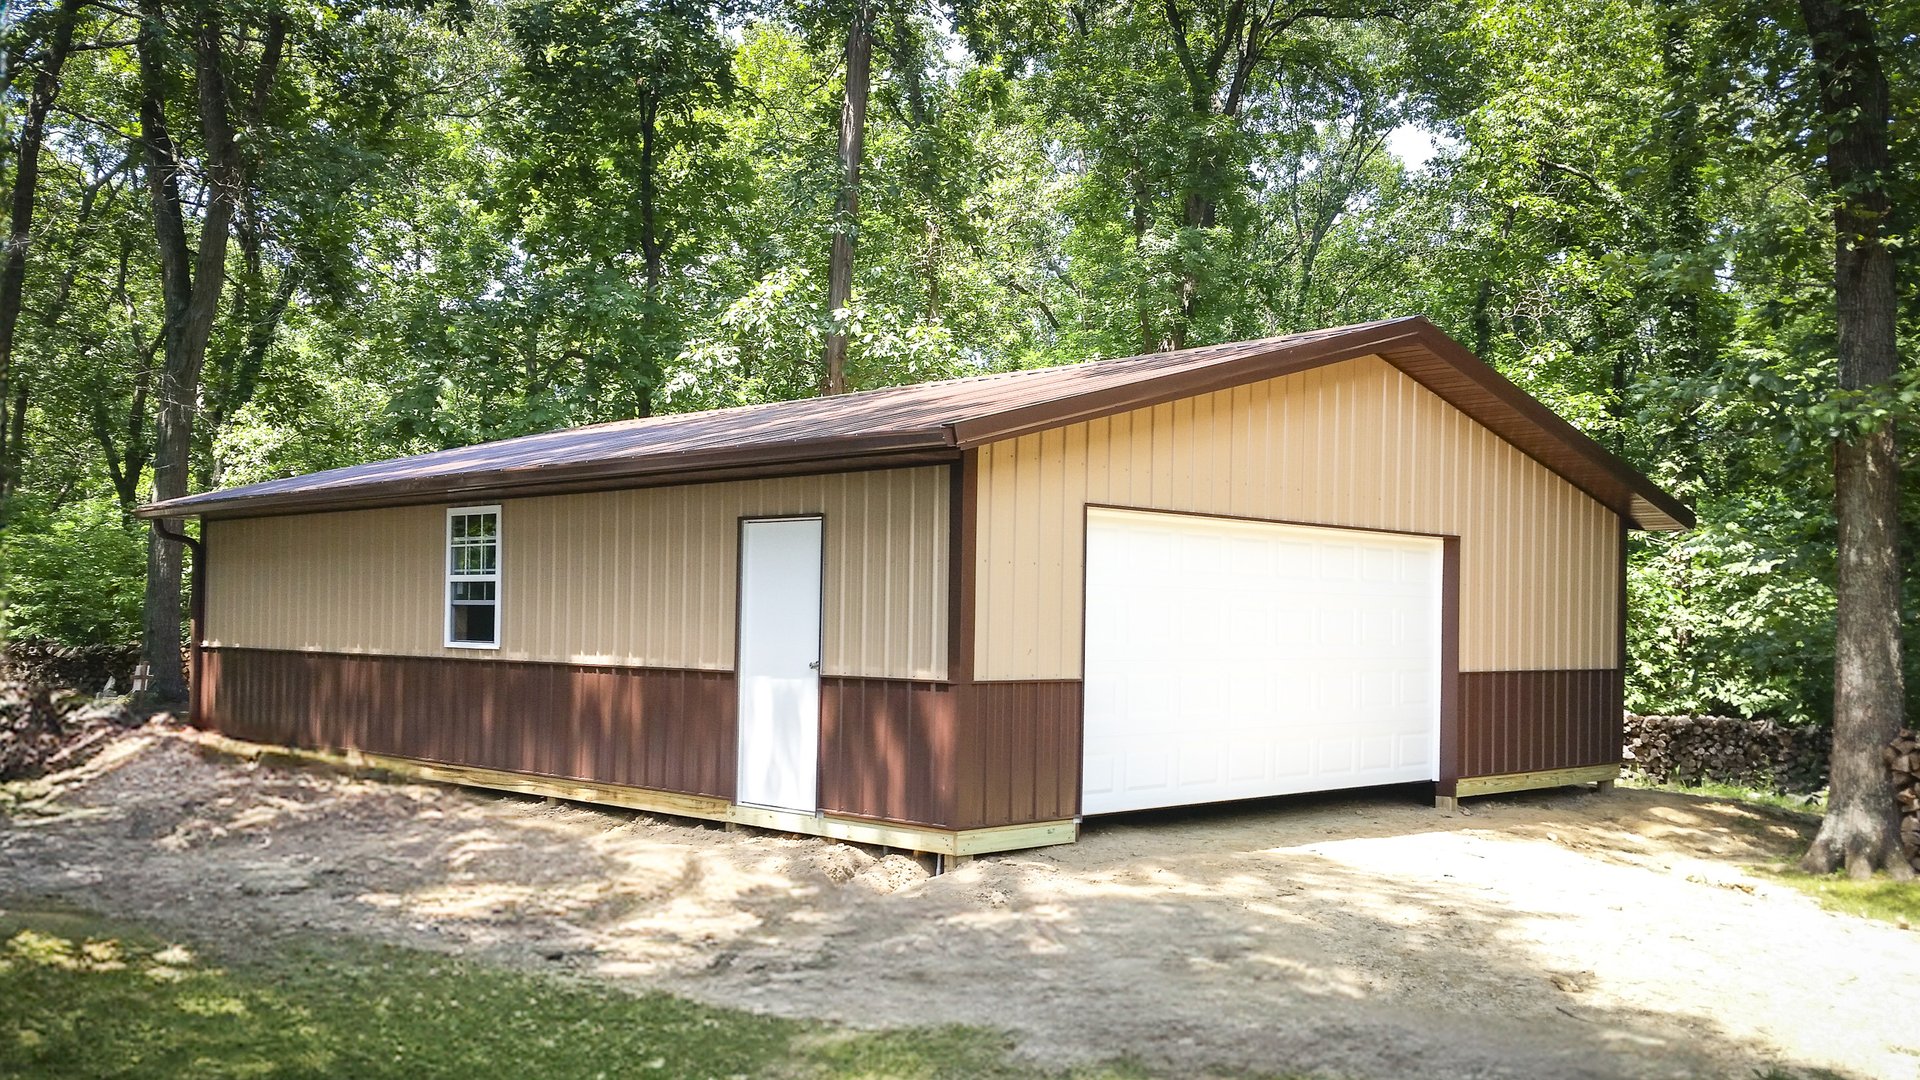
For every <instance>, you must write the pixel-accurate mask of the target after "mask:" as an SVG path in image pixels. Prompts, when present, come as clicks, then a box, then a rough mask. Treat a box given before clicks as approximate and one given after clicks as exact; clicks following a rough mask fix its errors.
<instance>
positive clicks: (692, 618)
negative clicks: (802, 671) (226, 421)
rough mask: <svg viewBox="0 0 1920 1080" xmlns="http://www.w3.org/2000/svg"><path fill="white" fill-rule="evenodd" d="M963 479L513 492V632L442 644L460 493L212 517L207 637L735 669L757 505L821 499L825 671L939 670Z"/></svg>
mask: <svg viewBox="0 0 1920 1080" xmlns="http://www.w3.org/2000/svg"><path fill="white" fill-rule="evenodd" d="M948 492H949V479H948V472H947V470H946V469H944V468H940V467H930V468H919V469H893V470H886V471H877V472H861V473H839V474H830V475H823V476H802V477H786V478H780V479H772V480H752V481H742V482H736V483H723V484H700V485H692V486H685V487H670V488H649V489H643V490H633V491H608V492H593V493H590V494H582V495H560V496H550V497H545V498H537V499H516V500H509V501H507V502H506V503H504V504H502V507H501V521H500V570H501V573H500V578H501V582H500V594H501V612H500V619H501V647H500V648H499V649H498V650H485V649H449V648H446V647H444V646H443V645H442V644H441V641H442V613H441V603H442V597H443V593H444V589H445V583H444V578H443V573H444V565H445V554H444V544H445V542H446V540H445V529H446V525H445V520H446V506H426V507H402V508H398V509H382V510H354V511H346V512H341V513H332V514H306V515H297V516H289V517H274V518H256V519H249V520H241V521H214V522H209V523H208V527H207V533H208V549H209V558H208V561H209V574H208V593H207V623H208V627H207V639H208V642H209V644H217V645H228V646H241V647H253V648H268V649H306V650H321V651H330V652H355V653H391V654H397V655H407V656H467V657H482V658H492V659H503V660H550V661H564V662H569V663H582V664H616V665H637V666H646V667H667V668H705V669H711V670H730V669H731V668H732V667H733V653H734V629H735V626H734V623H735V606H734V596H735V591H736V588H735V586H736V575H737V570H738V546H739V521H740V519H741V518H742V517H756V516H783V515H796V514H820V515H822V516H823V517H824V518H825V525H824V531H825V541H826V545H825V556H826V567H825V582H824V586H825V593H826V597H825V601H826V602H825V605H824V622H825V634H826V642H825V646H826V648H825V657H824V659H825V663H824V664H823V669H824V670H825V672H826V673H827V674H830V675H847V676H866V677H874V678H903V679H940V678H945V677H946V655H947V553H948V544H949V536H948V532H947V515H948Z"/></svg>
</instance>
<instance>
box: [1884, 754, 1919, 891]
mask: <svg viewBox="0 0 1920 1080" xmlns="http://www.w3.org/2000/svg"><path fill="white" fill-rule="evenodd" d="M1881 754H1882V755H1883V756H1884V757H1885V759H1886V762H1887V768H1889V769H1891V770H1893V801H1894V803H1895V804H1896V805H1898V806H1899V807H1900V847H1901V850H1903V851H1905V852H1906V853H1907V861H1908V862H1910V863H1912V864H1913V866H1914V869H1916V870H1920V733H1915V732H1912V731H1903V732H1901V733H1900V734H1899V736H1898V737H1897V738H1895V739H1894V740H1893V741H1892V742H1890V743H1888V744H1887V748H1886V749H1885V750H1883V751H1881Z"/></svg>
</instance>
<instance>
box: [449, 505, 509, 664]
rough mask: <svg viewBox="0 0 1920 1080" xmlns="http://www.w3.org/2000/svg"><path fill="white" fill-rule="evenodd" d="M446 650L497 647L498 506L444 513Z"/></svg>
mask: <svg viewBox="0 0 1920 1080" xmlns="http://www.w3.org/2000/svg"><path fill="white" fill-rule="evenodd" d="M445 643H446V645H447V646H448V647H449V648H465V649H497V648H499V647H500V508H499V507H497V506H460V507H454V508H453V509H450V510H448V511H447V603H446V638H445Z"/></svg>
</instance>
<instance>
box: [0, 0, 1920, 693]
mask: <svg viewBox="0 0 1920 1080" xmlns="http://www.w3.org/2000/svg"><path fill="white" fill-rule="evenodd" d="M1841 6H1842V7H1844V5H1841ZM856 7H858V8H859V11H862V12H865V14H864V15H861V14H859V13H858V12H856ZM1863 10H1864V9H1863ZM7 12H8V14H7V16H6V17H7V19H8V22H7V24H6V27H5V41H4V67H3V68H0V106H3V107H4V114H0V115H3V120H4V130H3V131H0V136H4V145H0V155H4V156H3V157H0V205H4V206H5V207H6V208H7V210H6V212H7V213H8V215H9V217H8V221H9V230H8V236H9V239H8V241H7V247H6V262H5V264H4V265H0V514H3V515H4V524H0V590H4V593H3V594H0V595H4V603H5V608H4V616H3V618H4V625H3V627H0V630H3V632H4V633H5V634H9V635H13V636H17V637H44V638H51V639H55V640H60V641H70V642H87V641H116V642H119V641H130V640H133V639H135V638H137V637H138V636H139V634H140V632H141V603H140V594H141V589H142V582H143V580H146V579H148V578H149V577H150V576H151V575H155V574H158V575H161V576H162V578H164V575H165V574H167V573H169V572H170V573H173V574H175V575H177V573H178V566H177V564H176V565H173V566H171V567H170V568H169V567H168V566H167V565H166V564H165V559H166V558H167V556H166V554H165V552H164V551H162V550H161V549H160V547H159V546H156V547H155V549H154V551H153V552H145V553H143V552H144V550H145V549H146V548H147V546H148V540H147V537H146V530H145V526H144V525H137V524H135V523H134V522H133V521H132V519H131V518H130V517H129V516H128V515H129V511H130V510H131V509H132V508H133V507H134V506H135V505H137V504H138V503H140V502H142V501H145V500H147V499H150V498H153V497H155V496H156V495H167V494H179V493H181V492H182V491H184V490H187V489H200V488H206V487H212V486H221V485H231V484H237V483H243V482H248V481H253V480H260V479H266V478H270V477H275V476H284V475H289V474H293V473H299V472H306V471H311V470H315V469H320V468H326V467H330V466H335V465H341V464H345V463H349V462H357V461H364V460H371V459H374V458H378V457H382V456H389V455H396V454H403V453H409V452H414V451H420V450H426V449H433V448H440V447H446V446H455V445H461V444H466V443H472V442H477V441H481V440H485V439H490V438H497V437H502V436H508V435H516V434H523V433H528V432H533V431H541V430H547V429H552V428H556V427H561V426H565V425H571V424H578V423H585V422H591V421H601V420H612V419H619V418H625V417H632V416H641V415H647V414H649V413H653V412H667V411H680V410H688V409H699V408H708V407H713V406H719V405H730V404H741V403H750V402H756V401H765V400H773V399H782V398H792V397H798V396H804V395H810V394H814V393H817V392H819V390H820V388H821V387H822V385H823V379H824V378H825V372H824V371H823V369H822V363H823V360H822V356H823V347H824V346H825V344H826V342H827V340H828V338H829V336H830V335H832V334H834V333H836V332H841V333H844V334H845V337H846V342H847V346H846V363H845V377H846V381H847V383H848V385H849V386H850V387H852V388H855V389H859V388H865V387H873V386H880V385H888V384H897V383H905V382H914V381H920V380H924V379H929V378H937V377H943V376H948V375H954V374H964V373H971V372H977V371H987V370H1003V369H1011V368H1021V367H1030V366H1036V365H1045V364H1054V363H1063V362H1071V361H1078V360H1083V359H1087V358H1091V357H1097V356H1114V355H1128V354H1132V353H1137V352H1141V351H1143V350H1149V351H1150V350H1157V349H1162V348H1172V347H1180V346H1183V345H1198V344H1206V343H1209V342H1217V341H1225V340H1234V339H1241V338H1248V337H1255V336H1262V335H1268V334H1276V333H1283V332H1288V331H1294V330H1304V329H1312V328H1316V327H1321V326H1329V325H1336V324H1342V323H1349V322H1355V321H1360V320H1365V319H1371V318H1379V317H1387V316H1396V315H1406V314H1416V313H1417V314H1426V315H1428V316H1429V317H1431V318H1433V319H1434V320H1435V321H1437V322H1438V323H1440V324H1441V326H1442V327H1444V328H1445V329H1447V330H1448V331H1449V332H1450V333H1452V334H1453V335H1454V336H1455V337H1457V338H1459V339H1460V340H1461V341H1463V342H1465V343H1466V344H1467V345H1468V346H1469V347H1470V348H1472V349H1474V350H1476V351H1477V352H1478V353H1480V354H1481V355H1482V356H1483V357H1485V358H1486V359H1488V360H1489V361H1490V362H1491V363H1493V364H1494V365H1495V366H1496V367H1498V368H1499V369H1501V370H1502V371H1503V372H1504V373H1506V374H1507V375H1508V376H1509V377H1510V378H1512V379H1513V380H1514V381H1515V382H1517V383H1518V384H1519V385H1521V386H1522V387H1523V388H1525V389H1527V390H1529V391H1530V392H1532V393H1534V394H1535V395H1537V396H1539V397H1540V398H1542V399H1543V400H1545V401H1546V402H1548V403H1549V404H1550V405H1552V406H1553V407H1554V408H1556V409H1557V410H1559V411H1560V412H1561V413H1562V414H1564V415H1565V416H1567V417H1568V418H1569V419H1571V420H1572V421H1573V422H1574V423H1575V424H1577V425H1578V426H1580V427H1581V428H1583V429H1584V430H1586V431H1587V432H1588V433H1590V434H1592V435H1593V436H1594V437H1595V438H1597V439H1598V440H1599V441H1600V442H1601V443H1602V444H1604V445H1606V446H1608V447H1610V448H1612V449H1614V450H1616V451H1618V452H1619V453H1620V454H1622V455H1623V456H1624V457H1626V458H1627V459H1628V460H1630V461H1632V462H1633V463H1634V464H1636V465H1638V466H1639V467H1641V468H1642V469H1644V470H1646V471H1647V472H1649V473H1650V474H1651V475H1653V476H1654V477H1655V478H1656V479H1658V480H1659V481H1661V482H1662V483H1664V484H1666V485H1668V486H1669V487H1670V488H1671V489H1673V490H1675V491H1677V492H1678V493H1680V494H1681V495H1682V496H1684V497H1685V498H1687V499H1688V500H1690V501H1693V502H1695V503H1696V504H1697V507H1698V510H1699V516H1700V520H1701V524H1700V527H1699V528H1698V529H1696V530H1694V531H1692V532H1690V533H1687V534H1684V535H1679V536H1639V537H1636V538H1635V540H1634V541H1633V549H1632V567H1631V575H1630V577H1631V591H1632V612H1633V618H1632V621H1631V625H1630V627H1629V634H1630V638H1631V653H1632V656H1633V665H1632V668H1631V670H1630V671H1629V673H1628V704H1629V705H1630V706H1631V707H1634V708H1637V709H1641V710H1648V711H1652V710H1672V711H1682V710H1684V711H1708V710H1712V711H1724V712H1731V713H1737V714H1747V715H1768V716H1774V717H1778V718H1782V719H1785V720H1788V721H1792V722H1797V723H1826V722H1829V721H1830V720H1831V719H1832V715H1833V691H1834V681H1833V680H1834V675H1833V672H1834V657H1835V617H1834V609H1835V600H1836V593H1835V588H1836V585H1835V582H1836V549H1837V527H1836V518H1835V513H1834V509H1833V507H1834V495H1835V490H1834V457H1833V447H1834V446H1835V444H1836V441H1838V442H1841V443H1845V442H1846V441H1847V440H1848V439H1851V438H1853V437H1855V436H1857V435H1859V434H1860V433H1861V432H1867V431H1886V432H1890V433H1893V434H1894V435H1896V436H1899V437H1897V438H1894V439H1893V441H1892V443H1891V444H1890V445H1891V446H1893V447H1896V448H1897V449H1896V450H1894V451H1893V453H1895V454H1896V457H1895V459H1894V460H1895V463H1896V464H1897V466H1899V475H1900V476H1902V477H1904V478H1906V479H1903V480H1902V481H1901V486H1900V487H1899V488H1898V499H1899V503H1898V506H1899V515H1898V516H1899V519H1900V524H1902V525H1904V526H1905V528H1904V529H1903V530H1902V532H1903V534H1904V535H1905V536H1909V537H1910V536H1913V535H1915V533H1916V531H1917V528H1920V488H1917V487H1916V484H1915V482H1914V481H1913V480H1912V479H1911V478H1912V477H1913V476H1914V475H1915V474H1916V470H1915V468H1914V467H1913V466H1914V460H1913V459H1914V450H1913V447H1914V446H1915V445H1916V440H1915V439H1914V438H1912V437H1911V436H1912V434H1913V429H1914V407H1915V402H1916V400H1917V399H1920V375H1916V368H1915V365H1913V364H1911V363H1906V364H1902V365H1899V367H1898V370H1896V372H1895V373H1894V375H1893V377H1892V378H1891V380H1890V381H1881V382H1878V383H1875V384H1874V385H1871V386H1861V385H1848V384H1845V383H1844V382H1843V380H1842V378H1841V374H1842V372H1841V366H1840V365H1841V355H1842V348H1841V329H1840V326H1839V324H1838V322H1837V320H1836V313H1835V278H1834V266H1835V250H1836V243H1838V242H1844V241H1846V240H1847V237H1846V236H1845V235H1843V234H1837V233H1836V229H1837V227H1838V226H1837V225H1836V220H1848V221H1851V220H1855V219H1853V218H1847V217H1846V215H1845V214H1841V215H1840V216H1839V218H1838V219H1837V218H1836V212H1835V211H1836V206H1840V207H1842V208H1844V207H1847V206H1854V205H1856V204H1858V205H1862V206H1864V205H1866V204H1865V203H1864V202H1860V201H1859V200H1857V199H1853V197H1852V196H1850V195H1849V194H1848V192H1849V190H1850V189H1849V188H1848V187H1847V185H1846V184H1845V183H1842V184H1839V185H1836V182H1835V179H1834V176H1833V175H1832V172H1831V170H1830V169H1829V147H1830V142H1831V141H1832V140H1833V139H1834V138H1836V137H1840V136H1836V135H1835V133H1836V132H1840V133H1842V135H1844V132H1845V130H1846V129H1845V128H1844V126H1835V123H1834V122H1833V121H1834V105H1833V101H1832V100H1831V99H1830V98H1828V99H1823V97H1822V94H1821V93H1820V92H1819V90H1820V87H1821V86H1822V85H1825V84H1823V83H1822V82H1821V79H1822V74H1821V73H1822V71H1823V70H1826V69H1823V68H1821V66H1820V64H1821V63H1822V62H1823V61H1821V60H1820V58H1819V57H1818V56H1816V49H1815V44H1816V38H1815V37H1813V36H1810V33H1809V29H1808V25H1809V24H1808V22H1807V21H1806V18H1805V13H1804V12H1803V11H1802V10H1801V8H1800V7H1798V6H1795V5H1791V4H1785V3H1780V2H1776V0H1603V2H1598V3H1594V2H1572V0H1480V2H1477V3H1475V4H1472V5H1447V4H1432V3H1425V2H1414V0H1368V2H1361V3H1353V4H1348V3H1344V2H1339V0H1334V2H1326V3H1304V2H1300V3H1285V2H1280V0H1154V2H1147V0H1068V2H1065V3H1058V4H1055V3H1037V2H1034V0H958V2H956V3H955V4H953V5H952V6H945V5H916V4H912V3H906V2H904V0H873V2H871V3H862V4H858V5H856V3H854V2H852V0H709V2H702V0H611V2H606V3H600V2H592V3H589V2H586V0H444V2H436V0H354V2H351V3H319V2H311V3H310V2H295V0H141V2H138V3H131V2H121V0H115V2H112V3H108V2H106V0H31V2H28V3H25V4H15V5H10V6H9V7H8V9H7ZM855 18H864V19H866V20H867V22H866V29H867V33H868V34H869V35H870V37H871V41H870V47H871V71H870V81H871V88H870V89H871V93H870V101H869V103H868V105H867V107H866V109H865V120H864V136H865V140H864V141H865V145H864V151H863V154H862V162H863V164H862V168H861V171H860V174H859V178H858V185H859V189H858V195H859V201H858V217H857V221H856V220H850V219H849V218H848V217H847V215H846V214H845V212H844V207H843V206H842V204H841V203H842V196H843V192H842V186H843V180H844V175H843V169H842V162H841V159H840V156H839V147H840V139H841V132H842V129H843V111H844V106H845V103H846V94H845V90H846V87H845V85H844V78H845V60H846V56H847V45H848V27H849V25H850V20H852V19H855ZM1870 30H1871V33H1872V34H1873V35H1875V40H1876V42H1877V46H1878V50H1879V56H1880V59H1881V62H1882V64H1883V66H1884V81H1885V84H1886V88H1887V114H1886V115H1887V116H1888V118H1889V119H1888V121H1887V122H1886V123H1885V124H1884V125H1883V126H1884V131H1885V136H1886V140H1887V145H1888V155H1889V162H1888V165H1887V167H1885V168H1881V169H1879V170H1878V171H1877V172H1875V173H1873V174H1872V175H1873V176H1875V177H1877V179H1875V180H1874V181H1873V183H1874V184H1877V185H1879V186H1880V188H1883V189H1884V195H1885V198H1884V199H1883V200H1882V202H1881V203H1879V204H1876V205H1880V206H1882V209H1881V210H1880V211H1875V213H1877V214H1878V215H1879V216H1878V217H1875V218H1873V219H1872V220H1873V222H1874V227H1875V228H1877V229H1879V230H1880V231H1881V236H1882V240H1883V241H1884V247H1885V250H1886V252H1887V253H1888V258H1889V259H1890V260H1891V265H1892V268H1893V280H1894V281H1895V282H1897V291H1896V294H1895V295H1894V297H1893V308H1894V319H1895V326H1896V328H1897V344H1898V348H1899V352H1900V355H1902V356H1910V355H1911V352H1912V349H1913V342H1914V339H1915V335H1916V331H1920V299H1917V298H1916V292H1915V288H1914V282H1915V280H1916V277H1915V274H1914V273H1913V269H1914V260H1915V257H1916V256H1915V254H1914V250H1915V249H1914V248H1913V247H1912V246H1911V245H1909V244H1907V243H1905V238H1906V237H1908V236H1910V235H1912V233H1913V226H1914V221H1913V215H1914V214H1915V212H1916V208H1920V190H1916V185H1920V124H1916V117H1917V116H1920V112H1917V111H1916V108H1915V105H1916V101H1915V97H1916V87H1917V86H1920V80H1917V79H1916V76H1917V75H1920V72H1917V71H1916V65H1920V48H1916V47H1915V46H1916V40H1915V36H1916V34H1920V5H1915V4H1913V3H1911V2H1907V0H1902V2H1899V3H1894V4H1882V5H1877V6H1875V8H1874V10H1873V21H1872V24H1871V26H1870ZM1861 175H1866V174H1861ZM1850 200H1851V201H1850ZM1848 227H1849V228H1852V227H1853V226H1848ZM836 230H842V231H844V232H846V235H847V236H849V237H850V238H851V239H852V240H857V244H856V245H855V246H854V250H855V251H856V252H857V254H856V255H855V256H854V258H853V261H852V270H851V273H852V278H851V290H850V293H849V295H848V297H847V299H846V301H845V303H844V306H839V307H838V310H833V308H834V307H835V306H836V305H830V303H829V276H830V270H831V267H830V251H831V248H832V246H833V245H832V240H833V237H834V235H835V234H836ZM1842 250H1845V246H1844V243H1842ZM1897 554H1904V553H1897ZM173 557H174V558H176V559H177V555H175V556H173ZM156 560H158V561H156ZM1902 565H1905V563H1904V562H1903V563H1902ZM1899 581H1900V582H1901V585H1900V587H1901V588H1902V589H1903V591H1904V593H1905V597H1904V601H1905V603H1906V604H1907V606H1908V608H1909V610H1911V609H1913V605H1914V602H1915V601H1916V600H1920V595H1916V591H1917V590H1916V586H1915V583H1914V579H1913V577H1912V576H1911V575H1906V576H1903V577H1901V578H1900V579H1899ZM159 595H161V596H162V597H164V596H166V595H168V594H167V593H166V592H165V590H164V589H161V590H159ZM154 596H155V593H154V592H152V591H150V592H149V595H148V607H149V609H151V608H152V606H153V605H154V603H155V602H156V601H155V599H154ZM175 614H176V615H177V611H176V613H175ZM149 618H151V610H150V611H149ZM149 629H151V627H150V628H149ZM1905 632H1906V634H1907V636H1908V638H1909V640H1908V641H1907V643H1906V644H1907V646H1908V647H1907V648H1906V650H1905V655H1906V657H1907V658H1908V659H1907V660H1906V664H1907V667H1908V672H1909V675H1908V678H1907V679H1906V681H1905V686H1906V694H1907V701H1908V704H1909V707H1911V705H1912V703H1913V700H1914V695H1915V694H1916V693H1917V692H1920V678H1915V677H1913V673H1912V669H1913V657H1914V656H1915V655H1916V653H1917V652H1920V649H1917V648H1916V647H1915V646H1917V645H1920V642H1917V641H1914V640H1912V639H1913V632H1912V631H1911V630H1907V631H1905Z"/></svg>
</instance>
